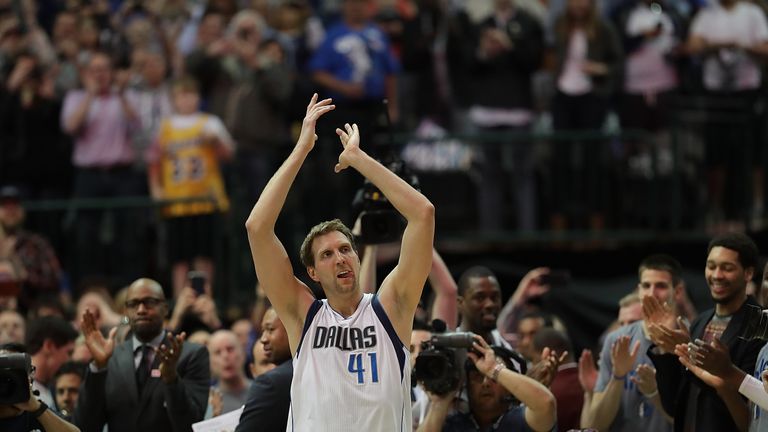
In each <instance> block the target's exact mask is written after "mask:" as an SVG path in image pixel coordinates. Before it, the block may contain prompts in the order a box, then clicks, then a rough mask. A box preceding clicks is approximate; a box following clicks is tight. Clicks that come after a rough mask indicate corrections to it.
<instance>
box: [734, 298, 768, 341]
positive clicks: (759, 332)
mask: <svg viewBox="0 0 768 432" xmlns="http://www.w3.org/2000/svg"><path fill="white" fill-rule="evenodd" d="M744 321H745V322H746V324H745V325H744V330H742V332H741V334H740V335H739V337H740V338H742V339H746V340H754V339H759V340H768V309H767V310H763V309H762V308H760V307H759V306H752V305H747V311H746V317H745V320H744Z"/></svg>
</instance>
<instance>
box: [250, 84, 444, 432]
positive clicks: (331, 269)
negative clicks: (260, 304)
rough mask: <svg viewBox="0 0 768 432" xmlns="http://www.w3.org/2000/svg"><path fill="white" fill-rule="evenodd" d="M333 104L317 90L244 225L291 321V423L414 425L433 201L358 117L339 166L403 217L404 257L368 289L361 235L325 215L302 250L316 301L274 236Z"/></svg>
mask: <svg viewBox="0 0 768 432" xmlns="http://www.w3.org/2000/svg"><path fill="white" fill-rule="evenodd" d="M334 108H335V107H334V105H332V101H331V99H325V100H322V101H318V96H317V94H315V95H314V96H313V97H312V99H311V100H310V102H309V105H308V106H307V112H306V116H305V117H304V121H303V124H302V129H301V134H300V136H299V139H298V141H297V143H296V146H295V147H294V149H293V151H292V152H291V154H290V155H289V156H288V158H287V159H286V160H285V162H284V163H283V165H282V166H281V167H280V168H279V169H278V170H277V172H276V173H275V175H274V176H273V177H272V179H271V180H270V181H269V183H268V184H267V186H266V188H265V189H264V191H263V193H262V194H261V196H260V197H259V200H258V202H257V203H256V205H255V206H254V207H253V210H252V211H251V214H250V216H249V217H248V220H247V221H246V224H245V226H246V228H247V230H248V240H249V242H250V245H251V253H252V255H253V262H254V266H255V269H256V275H257V277H258V279H259V282H260V283H261V286H262V287H263V288H264V292H266V294H267V297H268V298H269V300H270V302H271V303H272V305H273V306H274V308H275V310H276V311H277V313H278V315H279V316H280V318H281V320H282V322H283V324H284V326H285V328H286V330H287V333H288V340H289V345H290V348H291V354H292V355H293V356H294V360H293V365H294V376H293V381H292V384H291V414H290V418H291V421H290V422H289V423H288V425H289V427H288V430H289V431H304V430H313V431H320V432H323V431H333V432H338V431H359V430H411V429H412V416H411V403H410V394H411V385H410V361H409V355H410V354H409V351H408V343H409V342H410V339H411V327H412V325H413V315H414V313H415V311H416V307H417V306H418V302H419V299H420V297H421V291H422V288H423V287H424V283H425V282H426V280H427V276H428V275H429V271H430V268H431V265H432V243H433V237H434V230H435V216H434V215H435V208H434V206H433V205H432V203H431V202H430V201H429V200H428V199H427V198H426V197H425V196H424V195H422V194H421V193H420V192H419V191H417V190H416V189H414V188H413V187H411V186H410V185H409V184H408V183H406V182H405V181H404V180H402V179H401V178H400V177H398V176H397V175H395V174H394V173H393V172H391V171H389V170H388V169H387V168H386V167H384V166H383V165H382V164H381V163H379V162H378V161H376V160H375V159H373V158H372V157H370V156H369V155H368V154H367V153H366V152H365V151H364V150H363V149H362V148H361V145H360V144H361V143H360V132H359V130H358V127H357V125H354V124H353V125H350V124H346V125H344V129H343V130H342V129H337V130H336V133H337V134H338V136H339V138H340V140H341V145H342V148H343V150H342V152H341V154H340V155H339V159H338V163H337V164H336V166H335V168H334V171H335V172H336V173H340V172H341V171H343V170H345V169H347V168H350V167H351V168H354V169H355V170H356V171H357V172H359V173H360V174H362V175H363V176H364V177H365V178H367V179H368V180H370V181H371V182H372V183H373V184H374V185H375V186H376V187H377V188H378V189H379V190H380V191H382V193H383V194H384V195H385V196H386V197H387V199H388V200H389V201H390V202H391V203H392V205H393V206H394V207H395V209H396V210H397V211H398V212H400V213H401V214H402V215H403V216H404V217H405V219H406V221H407V225H406V227H405V231H404V232H403V240H402V248H401V252H400V259H399V262H398V264H397V266H396V267H395V268H394V269H393V270H392V272H390V274H389V275H388V276H387V277H386V278H385V279H384V282H383V283H382V286H381V288H380V289H379V290H378V293H377V294H376V295H373V294H364V293H363V290H362V288H361V284H360V258H359V256H358V253H357V248H356V246H355V240H354V236H353V235H352V233H351V231H350V230H349V228H347V227H346V226H345V225H344V224H343V223H342V222H341V221H340V220H338V219H336V220H331V221H326V222H322V223H320V224H318V225H316V226H314V227H313V228H312V229H311V230H310V233H309V234H308V235H307V237H306V238H305V240H304V242H303V244H302V246H301V250H300V253H301V260H302V263H303V264H304V265H305V267H306V271H307V274H308V275H309V277H310V278H311V279H312V280H313V281H315V282H316V283H317V284H319V285H320V287H321V289H322V290H323V291H324V293H325V295H326V297H327V299H325V300H322V301H321V300H317V299H316V298H315V297H314V296H313V295H312V291H311V290H310V289H309V287H307V285H305V284H304V283H303V282H301V281H300V280H299V279H297V278H296V276H294V272H293V267H292V266H291V261H290V259H289V257H288V253H287V252H286V250H285V247H284V246H283V244H282V243H281V242H280V240H279V239H278V238H277V236H276V235H275V223H276V222H277V217H278V215H279V214H280V211H281V210H282V208H283V206H284V204H285V200H286V198H287V196H288V192H289V190H290V188H291V185H292V184H293V182H294V180H295V178H296V176H297V175H298V173H299V170H300V169H301V167H302V165H303V164H304V162H305V160H306V158H307V157H308V156H309V155H310V153H311V152H312V149H313V148H314V145H315V141H316V139H317V135H315V125H316V123H317V121H318V119H319V118H320V117H321V116H323V115H324V114H326V113H328V112H329V111H331V110H333V109H334ZM329 168H330V167H329Z"/></svg>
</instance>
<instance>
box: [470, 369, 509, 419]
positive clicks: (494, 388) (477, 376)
mask: <svg viewBox="0 0 768 432" xmlns="http://www.w3.org/2000/svg"><path fill="white" fill-rule="evenodd" d="M467 389H468V396H469V407H470V410H471V411H476V410H478V409H481V410H483V411H487V410H489V409H493V407H497V408H500V409H503V407H501V406H499V405H500V404H503V403H504V402H503V401H504V398H505V397H506V396H507V395H508V394H509V393H508V392H507V391H506V390H505V389H504V387H502V386H501V385H499V384H498V383H495V382H493V381H492V380H491V379H490V378H486V377H485V375H483V374H482V373H480V372H478V371H476V370H475V371H471V372H469V373H468V374H467Z"/></svg>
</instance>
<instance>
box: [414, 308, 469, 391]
mask: <svg viewBox="0 0 768 432" xmlns="http://www.w3.org/2000/svg"><path fill="white" fill-rule="evenodd" d="M432 328H433V333H435V334H433V335H432V337H431V338H430V339H429V340H427V341H424V342H422V343H421V352H420V353H419V356H418V357H417V358H416V365H415V366H414V368H413V381H414V382H420V383H422V385H423V386H424V388H425V389H426V390H427V391H429V392H431V393H434V394H436V395H440V396H444V395H446V394H448V393H450V392H451V391H454V390H456V389H457V388H459V384H460V383H461V376H462V368H463V367H464V365H463V364H460V363H459V362H460V361H461V360H460V358H459V357H458V356H457V350H470V349H472V344H473V343H474V341H475V335H474V334H472V333H469V332H452V333H445V323H444V322H443V321H441V320H434V321H432Z"/></svg>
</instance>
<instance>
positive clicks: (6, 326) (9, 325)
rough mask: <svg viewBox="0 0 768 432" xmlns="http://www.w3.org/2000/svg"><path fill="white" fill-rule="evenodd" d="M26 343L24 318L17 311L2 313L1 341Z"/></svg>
mask: <svg viewBox="0 0 768 432" xmlns="http://www.w3.org/2000/svg"><path fill="white" fill-rule="evenodd" d="M8 342H16V343H24V318H22V316H21V315H19V314H18V313H17V312H15V311H5V312H3V313H0V343H8Z"/></svg>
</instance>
